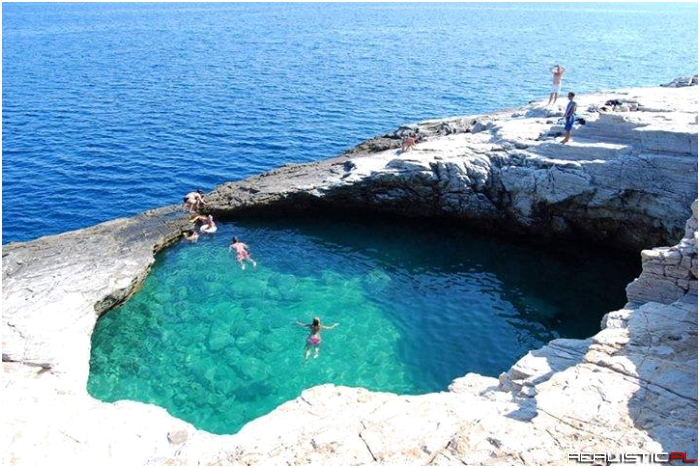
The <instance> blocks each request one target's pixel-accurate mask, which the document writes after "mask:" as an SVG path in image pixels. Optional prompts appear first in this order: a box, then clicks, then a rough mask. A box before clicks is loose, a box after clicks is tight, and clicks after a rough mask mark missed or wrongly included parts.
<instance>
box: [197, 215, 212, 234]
mask: <svg viewBox="0 0 700 468" xmlns="http://www.w3.org/2000/svg"><path fill="white" fill-rule="evenodd" d="M197 221H201V222H202V225H201V226H200V227H199V232H201V233H202V234H214V233H215V232H216V230H217V227H216V223H215V222H214V217H213V216H212V215H207V216H204V215H198V216H195V217H194V218H192V219H190V222H191V223H196V222H197Z"/></svg>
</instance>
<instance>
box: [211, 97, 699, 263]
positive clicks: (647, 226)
mask: <svg viewBox="0 0 700 468" xmlns="http://www.w3.org/2000/svg"><path fill="white" fill-rule="evenodd" d="M611 100H615V101H619V102H621V103H622V105H621V106H620V107H619V108H618V109H617V110H615V111H613V110H612V109H607V110H604V109H606V108H607V107H606V105H605V103H606V102H608V101H611ZM576 101H577V102H578V108H579V111H578V116H579V118H580V119H583V120H582V121H585V124H584V125H578V128H575V129H574V138H573V140H572V141H571V142H570V143H569V144H567V145H563V144H561V137H560V136H558V135H561V134H563V126H562V125H563V122H562V120H561V118H562V116H563V108H564V105H565V104H564V103H561V104H558V105H557V106H555V107H553V108H546V107H545V106H543V105H542V103H535V104H530V105H528V106H525V107H523V108H519V109H514V110H510V111H507V112H497V113H493V114H489V115H485V116H484V115H482V116H470V117H460V118H453V119H447V120H442V121H426V122H420V123H418V124H415V125H412V126H407V127H402V128H400V129H399V130H397V131H396V132H394V133H393V134H388V135H385V136H383V137H380V138H381V139H387V138H389V139H391V140H392V141H400V139H399V138H400V136H401V135H403V134H404V133H406V132H407V131H409V130H410V131H411V132H413V133H418V134H419V135H420V136H421V139H422V140H421V142H419V143H418V144H417V145H416V146H415V148H414V149H413V150H411V151H408V152H405V153H400V150H399V149H394V147H393V146H392V145H388V146H387V145H384V144H374V143H372V141H373V140H370V142H369V143H363V144H361V145H359V146H358V147H357V148H355V149H354V150H352V151H350V152H349V153H347V154H346V155H345V156H344V157H340V158H336V159H333V160H330V161H324V162H322V163H314V164H308V165H300V166H286V167H283V168H280V169H278V170H275V171H271V172H269V173H266V174H263V175H261V176H260V177H254V178H251V179H248V180H246V181H244V182H242V183H231V184H224V185H222V186H220V187H219V188H217V190H216V191H215V192H214V193H213V194H211V195H210V196H209V197H208V199H209V200H210V203H211V204H210V206H211V207H212V210H213V211H214V212H215V213H216V214H217V215H219V216H226V217H233V216H236V215H238V214H242V213H246V212H250V211H255V212H256V213H257V214H260V213H264V212H266V211H267V212H269V213H270V214H277V213H280V212H284V213H289V212H293V211H298V212H304V211H307V210H309V209H313V210H328V211H336V212H337V211H340V210H343V211H352V210H354V211H358V212H362V213H368V212H376V213H387V212H388V213H397V214H402V215H408V216H426V217H449V218H452V219H458V220H464V221H467V222H468V223H469V224H470V225H471V226H475V225H476V226H481V227H483V228H486V229H491V230H494V231H498V232H507V231H510V232H513V233H516V234H520V235H534V236H537V237H540V238H547V237H549V238H572V239H577V238H580V239H585V240H586V241H587V242H591V241H597V242H600V243H604V244H606V245H608V246H615V247H622V248H627V249H631V250H635V251H639V250H641V249H643V248H651V247H656V246H660V245H672V244H674V243H675V242H676V241H677V240H678V239H679V238H681V237H682V235H683V231H684V229H683V224H684V222H685V220H686V219H688V217H689V216H690V209H689V207H690V203H691V202H692V200H694V199H695V198H696V197H697V166H698V139H697V105H698V101H697V87H690V88H644V89H632V90H626V91H619V92H616V93H597V94H590V95H585V96H581V97H576ZM560 102H561V101H560ZM631 109H633V110H631ZM390 137H392V138H393V139H392V138H390ZM385 148H391V149H385Z"/></svg>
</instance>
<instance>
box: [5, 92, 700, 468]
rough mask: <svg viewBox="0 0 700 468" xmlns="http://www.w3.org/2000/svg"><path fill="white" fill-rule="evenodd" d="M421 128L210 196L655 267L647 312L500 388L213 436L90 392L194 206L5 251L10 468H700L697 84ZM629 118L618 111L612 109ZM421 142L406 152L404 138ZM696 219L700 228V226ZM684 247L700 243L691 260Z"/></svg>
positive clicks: (644, 299)
mask: <svg viewBox="0 0 700 468" xmlns="http://www.w3.org/2000/svg"><path fill="white" fill-rule="evenodd" d="M576 100H577V102H578V103H579V118H581V119H583V120H582V121H581V122H584V121H585V124H582V123H581V124H579V127H578V128H575V130H574V140H573V141H572V142H571V143H569V144H567V145H562V144H560V143H559V137H558V134H559V133H561V131H562V128H561V124H560V120H559V119H560V117H561V115H562V105H563V103H561V104H560V105H559V106H557V107H555V108H554V109H546V108H545V107H544V106H543V103H532V104H530V105H528V106H525V107H522V108H519V109H515V110H510V111H504V112H496V113H493V114H489V115H481V116H469V117H461V118H454V119H446V120H440V121H437V120H436V121H429V122H421V123H419V124H416V125H412V126H407V127H404V128H401V129H399V130H397V131H396V132H393V133H391V134H387V135H384V136H381V137H378V138H376V139H373V140H370V141H368V142H366V143H364V144H363V145H360V147H358V148H356V149H354V150H353V151H350V152H348V153H347V154H345V155H343V156H341V157H338V158H335V159H332V160H328V161H323V162H320V163H314V164H309V165H301V166H287V167H283V168H280V169H278V170H274V171H270V172H268V173H266V174H263V175H261V176H258V177H254V178H251V179H248V180H245V181H242V182H238V183H231V184H225V185H223V186H221V187H219V188H218V189H217V190H215V191H214V192H213V193H211V194H209V195H208V196H207V199H208V200H209V207H210V209H211V211H212V212H213V213H214V214H215V216H217V217H220V218H235V217H237V216H241V215H246V214H255V215H266V214H270V215H272V214H279V213H292V212H294V213H308V212H309V211H308V210H314V212H316V213H317V212H319V211H321V210H329V211H333V210H337V209H338V208H340V207H342V208H343V209H348V210H357V211H363V212H367V211H370V212H377V213H386V212H392V213H394V212H398V213H400V214H403V215H408V216H429V217H435V216H440V217H449V218H453V219H455V220H459V221H462V222H464V223H465V226H479V227H482V228H485V229H493V230H502V231H510V232H516V233H521V234H528V235H532V236H538V237H540V238H546V239H552V238H569V239H571V238H582V239H586V240H587V241H589V242H601V243H605V244H608V245H614V246H618V247H623V248H628V249H633V248H634V249H642V248H649V247H658V246H659V245H674V244H675V245H674V246H673V247H670V248H669V247H662V248H655V249H652V250H644V251H642V266H643V272H642V274H641V275H640V277H639V278H638V279H637V280H636V281H635V282H633V283H631V284H630V286H629V287H628V290H627V292H628V298H629V303H628V304H627V305H626V306H625V308H624V309H622V310H620V311H615V312H611V313H609V314H608V315H607V316H606V318H605V319H604V320H603V324H602V326H603V330H602V331H601V332H600V333H598V334H597V335H595V336H594V337H592V338H590V339H588V340H567V339H560V340H554V341H552V342H551V343H550V344H549V345H548V346H545V347H544V348H542V349H540V350H536V351H532V352H530V353H528V355H526V356H525V357H523V358H522V359H521V360H520V361H518V362H517V363H516V364H515V365H514V366H513V367H512V368H511V369H510V370H508V371H507V372H505V373H504V374H502V375H501V377H500V378H499V379H493V378H487V377H483V376H479V375H474V374H468V375H466V376H465V377H462V378H459V379H456V380H455V381H454V382H453V383H452V384H451V385H450V388H449V389H446V391H444V392H440V393H435V394H429V395H420V396H401V395H394V394H389V393H377V392H369V391H367V390H364V389H357V388H346V387H336V386H333V385H323V386H320V387H315V388H312V389H309V390H307V391H305V392H304V393H303V394H302V395H301V396H300V397H299V398H297V399H296V400H293V401H290V402H287V403H285V404H283V405H281V406H280V407H278V408H277V409H276V410H275V411H273V412H272V413H271V414H269V415H267V416H264V417H262V418H260V419H257V420H255V421H253V422H251V423H249V424H248V425H246V426H245V427H244V428H243V429H242V430H241V431H240V432H239V433H238V434H235V435H230V436H215V435H212V434H208V433H206V432H203V431H199V430H196V429H194V428H193V427H192V426H191V425H190V424H187V423H185V422H183V421H180V420H177V419H175V418H173V417H171V416H169V415H168V414H167V413H166V412H165V410H163V409H160V408H157V407H154V406H151V405H146V404H141V403H135V402H127V401H122V402H117V403H114V404H108V403H103V402H100V401H97V400H94V399H93V398H91V397H90V396H89V395H88V394H87V391H86V382H87V377H88V372H89V369H88V362H89V355H90V335H91V333H92V330H93V328H94V326H95V323H96V321H97V318H98V317H99V316H100V315H101V314H102V313H104V312H105V311H107V310H109V308H111V307H113V306H114V305H115V304H118V303H119V302H121V301H123V300H125V299H126V298H127V297H128V296H129V295H130V294H131V293H132V292H133V291H134V290H135V289H136V288H137V287H138V285H139V284H140V283H141V281H142V280H143V278H144V277H145V276H146V275H147V273H148V270H149V268H150V266H151V264H152V263H153V261H154V253H155V252H156V251H158V250H160V249H161V248H163V247H164V246H166V245H168V244H169V243H171V242H174V241H176V240H177V239H178V238H179V236H180V233H181V232H182V230H183V229H185V228H186V227H187V226H188V220H187V216H186V214H185V213H183V212H182V211H181V210H179V208H178V207H176V206H171V207H165V208H161V209H157V210H153V211H150V212H146V213H144V214H142V215H140V216H137V217H134V218H130V219H122V220H115V221H112V222H109V223H103V224H101V225H98V226H95V227H92V228H88V229H84V230H80V231H75V232H71V233H66V234H63V235H59V236H52V237H46V238H42V239H38V240H36V241H32V242H27V243H21V244H9V245H6V246H3V369H4V379H3V383H4V393H3V398H4V402H5V404H4V408H3V412H4V415H5V417H4V422H3V428H4V431H3V434H4V437H3V462H4V463H7V464H32V465H48V464H51V465H55V464H63V463H69V464H80V465H82V464H90V465H95V464H100V465H115V466H116V465H120V466H123V465H125V464H126V465H143V464H163V465H173V464H188V465H191V464H257V463H259V464H273V463H274V464H288V463H289V464H307V463H319V464H343V465H347V464H374V463H411V464H419V463H420V464H464V463H467V464H566V463H570V462H572V461H571V460H570V459H569V457H568V454H569V453H577V452H586V453H593V452H608V453H615V454H618V453H622V452H628V453H639V452H645V453H658V452H678V451H685V452H687V454H688V456H689V457H691V458H697V383H698V378H697V318H698V317H697V310H698V309H697V201H695V203H692V202H693V200H694V199H696V198H697V123H698V119H697V88H694V87H692V88H670V87H664V88H652V89H633V90H624V91H618V92H611V93H597V94H590V95H586V96H581V97H577V99H576ZM608 101H618V102H620V104H621V105H619V106H615V109H614V110H613V109H612V108H610V107H609V106H606V105H605V103H606V102H608ZM407 132H413V133H417V134H418V135H419V136H420V141H419V143H418V144H417V145H416V147H415V148H414V149H413V150H411V151H408V152H405V153H401V154H399V153H398V150H397V149H396V147H397V146H399V145H400V143H399V142H400V138H401V137H402V135H403V134H405V133H407ZM691 205H692V209H691ZM686 221H687V222H686ZM678 239H682V240H681V241H680V242H678Z"/></svg>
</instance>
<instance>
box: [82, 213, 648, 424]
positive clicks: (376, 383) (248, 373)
mask: <svg viewBox="0 0 700 468" xmlns="http://www.w3.org/2000/svg"><path fill="white" fill-rule="evenodd" d="M233 235H236V236H237V237H239V238H240V239H241V241H243V242H245V243H247V244H248V245H249V247H250V252H251V254H252V256H253V258H254V259H255V260H257V262H258V266H257V268H252V267H251V266H247V267H246V269H245V270H241V268H240V266H239V265H238V263H237V262H236V260H235V254H234V253H230V252H228V245H229V243H230V240H231V237H232V236H233ZM638 273H639V261H638V256H637V255H632V256H620V255H611V254H610V253H609V252H607V253H606V254H605V255H603V254H602V253H600V252H597V251H595V250H588V249H583V248H581V247H580V246H575V247H574V248H571V246H569V247H568V248H559V249H557V250H554V249H551V248H544V247H532V246H524V245H517V244H513V243H510V242H506V241H503V240H499V239H495V238H490V237H486V236H482V235H472V234H470V233H468V232H466V230H465V228H464V227H455V226H449V225H440V224H436V223H435V222H430V223H409V222H401V221H366V222H359V221H338V220H335V221H334V220H323V221H312V220H306V221H300V220H294V221H278V220H246V221H241V222H237V223H234V224H219V230H218V232H217V233H216V234H214V235H210V236H201V237H200V240H199V242H197V243H195V244H191V243H188V242H180V243H178V244H177V245H175V246H172V247H170V248H168V249H167V250H165V251H163V252H161V253H159V254H158V255H157V260H156V263H155V264H154V266H153V269H152V271H151V273H150V274H149V276H148V278H147V279H146V281H145V282H144V284H143V286H142V289H141V290H140V291H138V292H137V293H136V294H135V295H134V296H133V297H132V298H131V299H129V300H128V301H127V302H126V303H125V304H123V305H122V306H121V307H119V308H117V309H114V310H111V311H109V312H108V313H106V314H105V315H104V316H103V317H102V318H101V319H100V320H99V321H98V323H97V326H96V328H95V330H94V333H93V335H92V355H91V360H90V378H89V381H88V390H89V392H90V393H91V394H92V395H93V396H94V397H96V398H98V399H101V400H104V401H116V400H121V399H130V400H136V401H142V402H146V403H152V404H155V405H159V406H161V407H164V408H166V409H167V410H168V411H169V412H170V413H171V414H173V415H174V416H177V417H179V418H182V419H184V420H186V421H189V422H191V423H193V424H194V425H195V426H197V427H198V428H200V429H204V430H207V431H210V432H214V433H219V434H225V433H235V432H237V431H238V430H239V429H240V428H241V427H242V426H243V425H244V424H245V423H246V422H248V421H250V420H252V419H254V418H256V417H259V416H262V415H264V414H266V413H268V412H269V411H271V410H272V409H274V408H275V407H276V406H278V405H279V404H281V403H283V402H284V401H287V400H290V399H293V398H295V397H297V396H298V395H299V394H300V393H301V391H302V390H303V389H306V388H309V387H312V386H314V385H318V384H323V383H329V382H331V383H335V384H339V385H347V386H361V387H365V388H368V389H370V390H378V391H388V392H395V393H403V394H419V393H428V392H433V391H440V390H446V388H447V386H448V385H449V383H450V382H451V381H452V380H453V379H455V378H456V377H460V376H462V375H464V374H466V373H468V372H477V373H480V374H482V375H488V376H498V375H499V374H500V373H501V372H503V371H505V370H507V369H508V368H509V367H510V366H511V365H512V364H513V363H514V362H515V361H517V360H518V359H519V358H520V357H522V356H523V355H524V354H525V353H527V351H529V350H532V349H536V348H538V347H540V346H542V345H544V344H545V343H547V342H548V341H549V340H551V339H554V338H557V337H570V338H584V337H588V336H591V335H593V334H595V333H596V332H597V331H598V330H599V329H600V325H599V324H600V319H601V317H602V316H603V314H605V313H606V312H609V311H611V310H615V309H617V308H620V307H621V306H622V305H624V303H625V294H624V289H625V285H626V284H627V283H629V282H630V281H631V280H632V279H633V278H634V277H635V276H636V275H637V274H638ZM314 315H318V316H320V317H321V319H322V322H323V323H324V324H326V325H330V324H333V323H336V322H338V323H339V324H340V325H339V326H338V327H337V328H335V329H333V330H325V331H323V332H322V337H323V342H322V344H321V352H320V356H319V357H318V359H314V358H313V354H312V356H311V358H310V359H308V360H305V359H304V354H303V349H304V344H305V342H306V338H307V336H308V331H307V330H305V329H303V328H302V327H300V326H298V325H297V324H296V322H297V321H302V322H305V323H308V322H310V321H311V319H312V317H313V316H314Z"/></svg>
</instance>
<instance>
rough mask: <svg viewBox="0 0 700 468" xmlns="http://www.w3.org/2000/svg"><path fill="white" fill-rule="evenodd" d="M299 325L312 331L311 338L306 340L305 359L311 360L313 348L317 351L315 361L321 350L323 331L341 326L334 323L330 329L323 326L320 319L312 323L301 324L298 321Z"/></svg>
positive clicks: (315, 319) (316, 318)
mask: <svg viewBox="0 0 700 468" xmlns="http://www.w3.org/2000/svg"><path fill="white" fill-rule="evenodd" d="M297 325H299V326H302V327H307V328H309V330H310V333H309V336H308V337H307V338H306V344H305V345H304V359H308V358H309V356H310V355H311V349H312V348H313V349H314V350H315V352H314V359H316V358H317V357H318V353H319V352H320V350H321V330H332V329H334V328H335V327H337V326H338V325H339V324H338V323H334V324H333V325H331V326H330V327H327V326H325V325H321V319H320V318H318V317H314V319H313V320H312V321H311V323H301V322H299V321H297Z"/></svg>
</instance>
